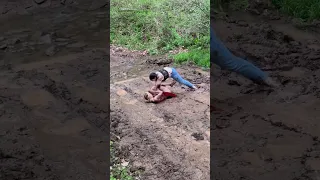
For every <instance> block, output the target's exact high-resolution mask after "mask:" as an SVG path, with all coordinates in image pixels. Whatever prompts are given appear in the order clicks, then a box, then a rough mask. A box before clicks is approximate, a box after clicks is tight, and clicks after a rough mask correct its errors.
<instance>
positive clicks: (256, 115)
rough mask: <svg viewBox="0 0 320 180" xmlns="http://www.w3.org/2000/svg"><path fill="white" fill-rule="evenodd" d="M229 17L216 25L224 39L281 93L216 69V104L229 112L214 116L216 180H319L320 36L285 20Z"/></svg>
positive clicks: (241, 15) (243, 15)
mask: <svg viewBox="0 0 320 180" xmlns="http://www.w3.org/2000/svg"><path fill="white" fill-rule="evenodd" d="M228 15H229V17H228V18H227V19H224V20H221V19H214V22H213V24H214V28H215V31H216V33H217V35H218V37H219V38H220V39H221V40H222V41H223V42H224V43H225V45H226V46H227V47H228V48H230V50H231V51H232V52H234V53H235V54H236V55H238V56H241V57H243V58H247V59H248V60H250V61H252V62H253V63H254V64H256V65H257V66H259V67H261V68H262V69H264V70H265V71H266V72H268V74H270V76H271V77H273V78H274V79H275V80H277V81H278V82H280V83H281V84H282V87H281V88H279V89H275V90H271V89H269V88H262V87H259V86H256V85H254V84H252V83H251V82H250V81H248V80H246V79H244V78H243V77H241V76H239V75H237V74H235V73H230V72H226V71H221V70H220V69H219V68H217V67H214V68H213V70H211V78H212V81H211V83H212V84H211V85H212V87H214V88H212V89H211V98H212V99H213V102H214V104H213V105H214V106H215V107H217V108H220V109H222V110H223V111H213V112H212V118H214V120H215V122H216V126H213V124H212V127H211V128H212V130H213V131H212V133H213V134H212V137H211V138H212V142H211V153H212V154H211V155H212V159H213V162H214V163H213V168H212V169H211V171H212V176H213V179H217V180H229V179H234V180H240V179H243V180H245V179H246V180H257V179H259V180H270V179H274V180H298V179H299V180H307V179H308V180H309V179H310V180H311V179H312V180H315V179H319V178H320V174H319V172H320V141H319V136H320V133H319V127H320V110H319V105H320V99H319V98H320V96H319V95H320V89H319V88H320V70H319V68H320V43H319V40H320V39H319V38H320V36H319V35H320V34H319V33H317V32H315V31H308V28H306V30H299V29H297V28H296V27H295V26H294V25H293V24H292V23H288V21H286V20H284V19H283V18H266V17H267V16H264V17H263V16H257V15H252V14H247V13H241V12H234V13H229V14H228ZM272 19H273V20H272Z"/></svg>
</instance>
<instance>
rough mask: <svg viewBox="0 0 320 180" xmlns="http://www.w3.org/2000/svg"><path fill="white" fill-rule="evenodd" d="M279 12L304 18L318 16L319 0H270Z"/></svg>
mask: <svg viewBox="0 0 320 180" xmlns="http://www.w3.org/2000/svg"><path fill="white" fill-rule="evenodd" d="M272 3H273V4H274V5H275V6H276V8H278V9H279V10H280V11H281V12H283V13H286V14H288V15H290V16H293V17H296V18H301V19H305V20H314V19H319V18H320V1H319V0H304V1H302V0H272Z"/></svg>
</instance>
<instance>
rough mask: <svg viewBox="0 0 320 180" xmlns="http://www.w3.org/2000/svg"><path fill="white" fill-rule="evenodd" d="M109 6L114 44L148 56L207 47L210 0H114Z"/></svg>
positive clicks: (111, 37) (111, 34)
mask: <svg viewBox="0 0 320 180" xmlns="http://www.w3.org/2000/svg"><path fill="white" fill-rule="evenodd" d="M110 7H111V8H110V15H111V16H110V21H111V23H110V24H111V25H110V40H111V43H112V44H114V45H119V46H124V47H126V48H128V49H131V50H147V51H148V52H149V53H150V54H151V55H159V54H166V53H168V52H169V51H170V50H175V49H178V48H180V47H184V48H186V49H189V48H190V49H197V48H201V49H206V48H207V49H209V47H210V46H209V40H210V36H209V33H210V32H209V27H210V0H201V1H200V0H185V1H183V0H158V1H156V0H130V1H126V2H125V1H122V2H121V1H115V0H114V1H111V6H110ZM194 61H195V60H194ZM207 61H208V62H210V59H207Z"/></svg>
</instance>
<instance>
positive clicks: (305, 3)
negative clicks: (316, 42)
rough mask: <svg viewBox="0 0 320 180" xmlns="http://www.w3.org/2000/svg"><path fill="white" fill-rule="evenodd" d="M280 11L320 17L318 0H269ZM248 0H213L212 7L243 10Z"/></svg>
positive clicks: (303, 16) (294, 14) (311, 17)
mask: <svg viewBox="0 0 320 180" xmlns="http://www.w3.org/2000/svg"><path fill="white" fill-rule="evenodd" d="M270 2H271V3H272V4H273V5H274V6H275V7H276V8H277V9H279V10H280V12H282V13H284V14H287V15H289V16H293V17H296V18H301V19H303V20H314V19H320V1H319V0H270ZM248 5H249V1H248V0H215V1H214V4H213V7H214V8H215V9H217V10H221V9H224V8H230V9H232V10H245V9H246V8H247V7H248Z"/></svg>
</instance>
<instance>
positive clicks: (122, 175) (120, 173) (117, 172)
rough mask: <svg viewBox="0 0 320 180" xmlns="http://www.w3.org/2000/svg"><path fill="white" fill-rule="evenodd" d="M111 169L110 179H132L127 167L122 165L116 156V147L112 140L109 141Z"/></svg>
mask: <svg viewBox="0 0 320 180" xmlns="http://www.w3.org/2000/svg"><path fill="white" fill-rule="evenodd" d="M110 155H111V164H112V166H111V169H110V180H134V178H133V176H132V175H131V173H130V171H129V169H128V167H124V166H122V165H121V163H120V162H119V159H118V158H117V157H116V149H115V147H114V144H113V142H112V141H110Z"/></svg>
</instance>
